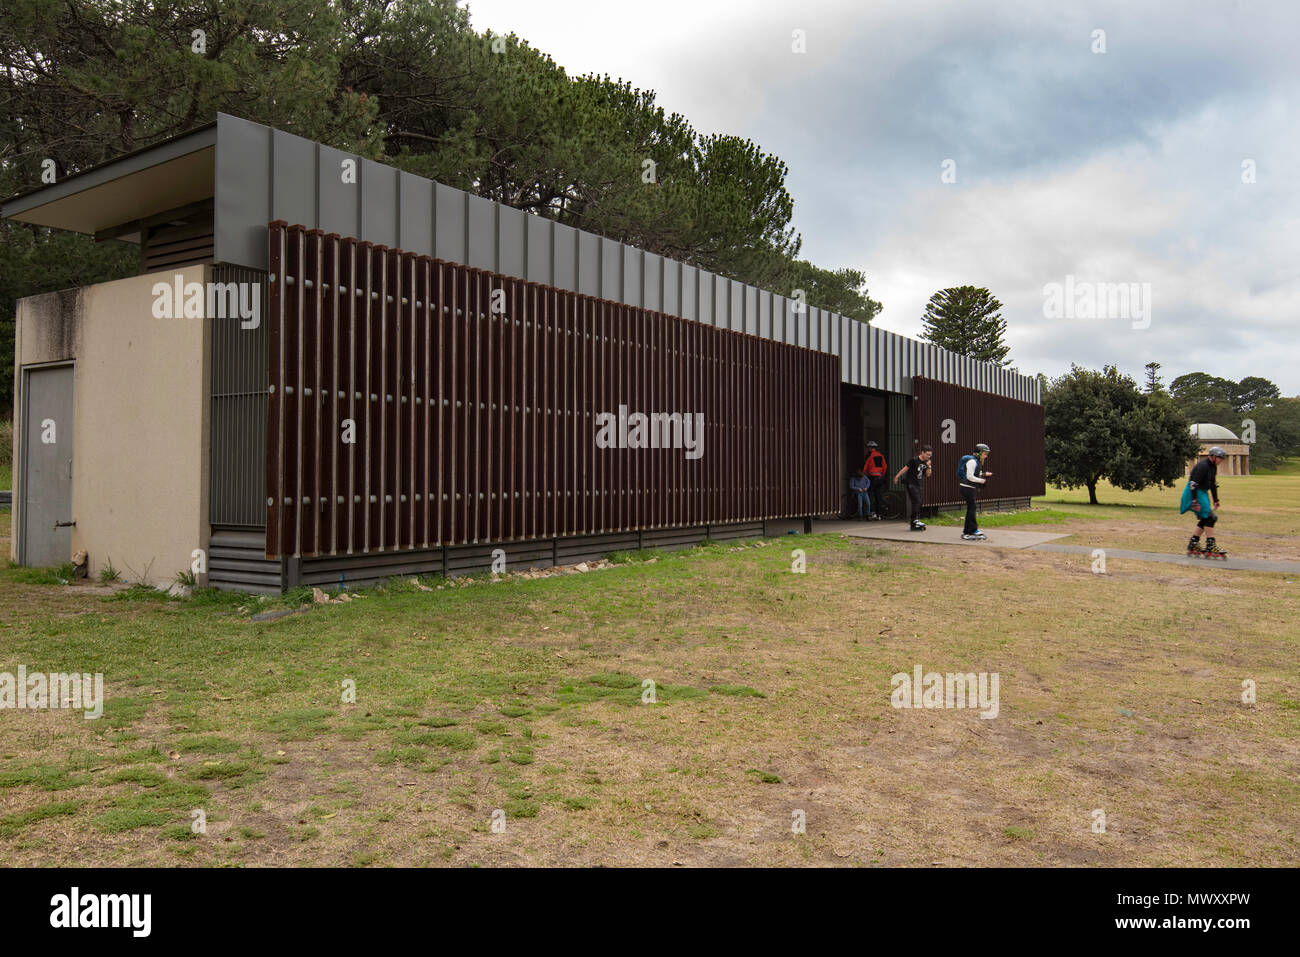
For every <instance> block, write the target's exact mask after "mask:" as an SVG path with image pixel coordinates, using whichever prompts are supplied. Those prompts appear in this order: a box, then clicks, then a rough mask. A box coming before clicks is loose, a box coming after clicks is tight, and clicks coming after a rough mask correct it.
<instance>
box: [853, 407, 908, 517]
mask: <svg viewBox="0 0 1300 957" xmlns="http://www.w3.org/2000/svg"><path fill="white" fill-rule="evenodd" d="M868 442H875V443H876V444H877V445H878V446H880V451H881V452H882V453H883V454H884V456H885V461H886V463H887V465H888V476H887V481H886V483H885V485H884V490H885V491H893V492H899V491H900V490H901V487H900V486H898V485H895V484H894V481H893V478H894V476H895V475H896V474H897V473H898V470H899V469H900V468H902V467H903V465H904V464H906V462H907V460H908V459H909V458H911V457H912V449H913V446H914V445H915V442H914V440H913V437H912V400H911V397H910V396H906V395H900V394H898V393H895V392H879V391H876V390H874V389H862V388H859V387H857V386H851V385H841V386H840V473H841V476H840V477H841V480H842V485H843V493H844V494H845V495H847V494H848V490H849V480H850V479H851V478H852V477H853V474H854V473H855V472H857V471H858V469H860V468H862V466H863V463H864V462H865V461H866V458H867V443H868Z"/></svg>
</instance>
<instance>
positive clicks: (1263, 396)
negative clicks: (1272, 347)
mask: <svg viewBox="0 0 1300 957" xmlns="http://www.w3.org/2000/svg"><path fill="white" fill-rule="evenodd" d="M1169 393H1170V395H1171V396H1172V397H1173V401H1174V404H1175V405H1176V406H1177V407H1178V410H1179V411H1180V412H1182V414H1183V415H1184V416H1186V417H1187V420H1188V421H1189V422H1212V423H1214V424H1215V425H1221V426H1223V427H1224V428H1226V429H1230V430H1232V431H1233V432H1234V433H1236V435H1237V436H1238V437H1239V438H1241V439H1243V440H1244V441H1247V442H1249V443H1250V445H1251V449H1250V460H1251V467H1252V468H1259V469H1273V468H1277V467H1278V466H1279V465H1280V464H1281V462H1282V460H1283V459H1285V458H1287V457H1288V456H1294V455H1300V398H1284V397H1283V396H1282V392H1281V390H1280V389H1278V387H1277V386H1276V385H1274V384H1273V383H1272V382H1270V381H1269V380H1268V379H1265V378H1262V377H1260V376H1253V375H1252V376H1246V377H1245V378H1244V379H1242V380H1241V381H1240V382H1233V381H1232V380H1231V379H1221V378H1219V377H1218V376H1212V375H1209V374H1207V373H1205V372H1189V373H1188V374H1187V375H1180V376H1179V377H1178V378H1177V379H1175V380H1174V381H1173V382H1171V383H1170V384H1169Z"/></svg>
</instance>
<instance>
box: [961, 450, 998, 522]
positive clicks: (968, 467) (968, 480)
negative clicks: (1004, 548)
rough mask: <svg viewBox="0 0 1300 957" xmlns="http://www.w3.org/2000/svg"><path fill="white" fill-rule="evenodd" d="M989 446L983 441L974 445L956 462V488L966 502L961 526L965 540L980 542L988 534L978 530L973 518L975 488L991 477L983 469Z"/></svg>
mask: <svg viewBox="0 0 1300 957" xmlns="http://www.w3.org/2000/svg"><path fill="white" fill-rule="evenodd" d="M988 454H989V447H988V446H987V445H985V444H984V443H983V442H980V443H979V444H978V445H976V446H975V452H974V454H972V455H963V456H962V457H961V461H959V462H958V463H957V489H958V491H960V492H961V497H962V499H963V500H965V502H966V524H965V525H963V526H962V530H961V537H962V538H964V539H965V540H966V541H968V542H971V541H974V542H982V541H985V540H987V539H988V536H987V535H985V534H984V533H983V532H982V531H980V527H979V523H978V522H977V521H976V520H975V490H976V489H977V488H978V487H979V486H981V485H983V484H985V483H986V482H987V481H988V480H989V478H991V477H992V475H993V473H992V472H986V471H984V460H985V459H986V458H988Z"/></svg>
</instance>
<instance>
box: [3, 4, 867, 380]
mask: <svg viewBox="0 0 1300 957" xmlns="http://www.w3.org/2000/svg"><path fill="white" fill-rule="evenodd" d="M0 71H3V73H2V74H0V195H3V196H10V195H13V194H15V193H18V192H22V191H25V190H27V189H31V188H33V187H35V186H38V185H40V184H41V171H42V164H43V163H44V162H45V161H47V160H49V161H52V162H53V170H54V172H55V174H56V176H57V178H59V179H62V178H63V177H65V176H68V175H69V174H72V173H75V172H77V171H79V170H83V169H86V168H88V167H90V166H94V165H96V164H98V163H101V162H104V161H106V160H109V159H112V158H113V157H115V156H117V155H120V154H122V153H125V152H129V151H131V150H135V149H139V148H142V147H145V146H148V145H149V144H151V143H154V142H157V141H159V140H162V139H165V138H168V137H171V136H176V135H178V134H181V133H184V132H186V131H188V130H191V129H194V128H196V127H198V126H201V125H203V124H205V123H208V122H210V121H211V120H212V119H213V118H214V116H215V114H216V112H217V111H219V110H221V111H225V112H230V113H233V114H237V115H240V116H243V117H246V118H248V119H250V120H254V121H257V122H260V123H266V124H268V125H271V126H275V127H277V128H280V129H285V130H288V131H290V132H293V133H296V134H298V135H300V136H304V137H307V138H309V139H313V140H318V141H320V142H323V143H326V144H328V145H331V146H334V147H337V148H339V149H342V150H347V151H349V152H353V153H357V154H359V155H362V156H366V157H369V158H372V159H376V160H382V161H384V162H386V163H389V164H391V165H394V166H397V167H399V168H401V169H405V170H408V171H410V172H413V173H417V174H420V175H423V176H428V177H432V178H433V179H436V180H438V181H440V182H443V183H446V184H448V185H450V186H456V187H459V188H461V189H465V190H468V191H470V192H473V193H475V194H477V195H480V196H484V197H488V198H491V199H494V200H498V201H500V202H502V203H506V204H508V205H510V206H513V207H515V208H518V209H521V210H525V211H527V212H530V213H536V214H538V215H540V216H546V217H549V218H552V219H554V220H556V221H557V222H561V223H564V224H567V225H570V226H575V227H581V228H583V229H586V230H589V231H592V232H595V233H598V234H600V235H603V236H606V237H609V238H611V239H616V240H619V241H622V242H626V243H630V244H633V245H636V246H640V247H642V248H644V249H647V250H649V251H651V252H654V253H658V254H661V255H664V256H669V257H672V258H674V259H678V260H680V261H682V262H685V263H688V264H690V265H695V266H699V267H701V268H705V269H709V270H712V271H714V272H716V273H718V274H720V275H722V276H726V277H728V278H732V279H737V280H741V281H744V282H748V283H752V284H754V285H757V286H760V287H763V288H768V289H773V290H776V291H779V292H782V293H784V294H787V295H789V294H792V293H793V291H794V290H796V289H802V290H804V292H805V295H806V297H807V301H808V303H809V304H810V305H815V306H821V307H823V308H827V309H831V310H834V311H836V312H839V313H842V314H843V315H846V316H849V317H851V318H853V319H857V320H860V321H862V322H870V321H871V320H872V318H873V317H874V316H875V315H876V314H877V313H878V312H879V311H880V308H881V306H880V303H878V302H876V301H875V300H873V299H872V298H871V297H870V296H869V295H868V292H867V288H866V277H865V275H864V274H863V273H862V272H860V271H858V270H855V269H834V270H832V269H824V268H821V267H818V266H816V265H814V264H812V263H810V262H808V261H807V260H803V259H800V258H799V252H800V248H801V244H802V241H801V237H800V236H799V234H798V233H796V232H795V230H794V229H793V227H792V226H791V220H792V218H793V214H794V203H793V200H792V198H791V196H790V193H789V191H788V190H787V189H786V185H785V179H786V174H787V169H786V166H785V164H784V163H783V162H781V160H780V159H778V158H777V157H775V156H773V155H771V154H769V153H766V152H764V151H763V150H762V149H761V148H760V147H759V146H758V145H757V144H755V143H753V142H752V141H750V140H745V139H741V138H739V137H735V136H727V135H720V134H710V135H705V134H702V133H700V132H698V131H696V130H695V129H694V128H693V127H692V126H691V125H690V123H689V122H688V121H687V120H686V119H685V118H684V117H682V116H681V115H679V114H675V113H674V114H668V113H666V112H665V110H664V109H663V107H660V106H658V105H657V104H656V103H655V95H654V93H653V92H650V91H646V90H639V89H635V88H633V87H632V86H631V85H630V84H629V83H625V82H621V81H618V80H613V79H611V78H610V77H608V76H600V77H597V76H583V77H571V76H569V75H568V74H567V73H566V72H565V70H564V69H563V68H562V67H560V66H558V65H557V64H556V63H555V62H554V61H553V60H552V59H551V58H550V57H549V56H547V55H546V54H544V53H542V52H540V51H538V50H534V49H533V48H532V47H530V46H529V45H528V44H527V43H526V42H524V41H523V40H520V39H519V38H518V37H516V36H514V35H513V34H511V35H509V36H504V37H501V36H493V35H491V34H486V33H478V32H477V31H475V30H473V29H472V28H471V26H470V23H469V14H468V12H467V11H466V10H465V9H463V8H461V7H458V6H457V4H456V2H455V0H223V2H222V3H220V4H213V3H212V2H211V0H172V2H154V0H139V2H133V3H130V4H124V3H120V2H118V0H6V3H5V28H4V30H3V32H2V33H0ZM136 256H137V253H136V250H135V249H134V247H127V246H126V244H122V243H105V244H100V245H96V244H94V243H93V242H92V241H91V240H89V239H88V238H86V237H81V236H70V235H57V234H54V233H52V232H51V231H50V230H46V229H41V228H28V227H23V226H18V225H13V224H9V223H0V405H2V404H6V403H8V402H10V401H11V400H12V394H13V391H12V390H13V383H12V366H13V363H12V360H11V358H10V357H11V356H12V349H13V320H12V317H13V306H14V300H15V299H17V298H20V297H22V296H26V295H31V294H33V293H37V292H42V291H48V290H51V289H57V288H63V287H67V286H75V285H81V284H85V283H90V282H98V281H103V280H105V279H110V278H116V277H120V276H123V275H129V274H130V273H131V272H133V271H134V270H135V267H136V264H137V262H138V260H137V258H136Z"/></svg>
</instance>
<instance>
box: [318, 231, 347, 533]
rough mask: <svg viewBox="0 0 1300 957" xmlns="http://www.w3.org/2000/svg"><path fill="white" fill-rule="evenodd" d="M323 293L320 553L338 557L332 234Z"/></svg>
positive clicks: (335, 255)
mask: <svg viewBox="0 0 1300 957" xmlns="http://www.w3.org/2000/svg"><path fill="white" fill-rule="evenodd" d="M320 242H321V251H320V257H321V260H320V261H321V268H320V279H321V282H320V292H319V293H318V294H317V301H318V302H319V303H320V310H321V323H320V338H319V348H320V366H319V367H320V374H321V381H320V402H319V408H320V416H321V428H320V436H321V447H320V462H319V471H320V489H319V492H318V494H319V495H320V498H321V501H320V507H319V509H318V514H319V515H320V532H319V538H318V540H317V551H318V552H321V553H324V554H330V555H332V554H334V553H335V552H336V551H338V522H337V518H338V458H339V445H340V441H339V439H340V430H339V420H340V419H341V418H342V416H341V415H339V399H340V394H339V391H338V390H339V385H338V381H339V336H338V325H339V321H338V308H339V297H338V283H339V237H338V234H337V233H329V234H327V235H323V236H322V237H321V240H320Z"/></svg>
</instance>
